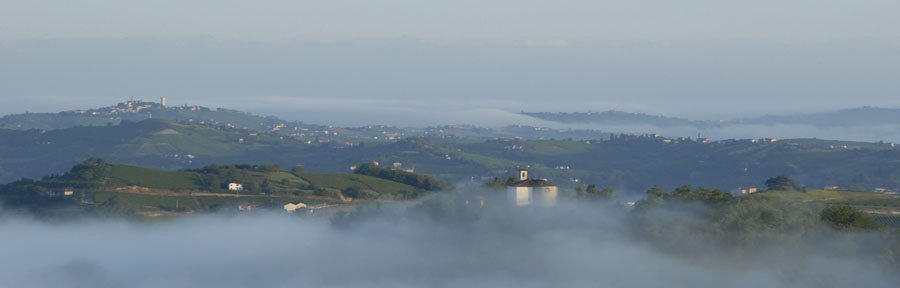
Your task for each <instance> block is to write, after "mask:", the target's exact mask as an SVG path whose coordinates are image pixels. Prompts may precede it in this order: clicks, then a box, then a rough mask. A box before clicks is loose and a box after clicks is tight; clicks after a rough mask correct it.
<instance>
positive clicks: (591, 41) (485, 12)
mask: <svg viewBox="0 0 900 288" xmlns="http://www.w3.org/2000/svg"><path fill="white" fill-rule="evenodd" d="M0 5H2V9H0V114H10V113H21V112H24V111H32V112H51V111H58V110H68V109H83V108H91V107H96V106H103V105H109V104H112V103H114V102H118V101H121V100H123V99H127V98H130V97H135V98H139V99H147V100H150V99H157V98H158V97H163V96H166V97H168V98H170V101H171V102H172V103H176V104H202V105H207V106H213V107H226V108H234V109H240V110H247V111H250V112H256V113H260V114H274V115H277V116H281V117H285V118H289V119H292V120H306V121H311V122H320V123H323V122H329V123H338V124H359V125H361V124H371V123H363V122H369V121H371V119H373V118H374V119H378V120H377V121H376V122H382V123H387V124H407V125H414V124H415V123H416V122H417V121H415V120H414V119H416V118H419V117H429V116H432V118H434V117H433V113H431V112H430V111H440V112H442V113H444V114H446V116H441V117H439V118H438V119H436V120H435V121H437V122H441V121H446V122H459V119H460V118H461V117H468V118H469V119H472V118H471V117H472V116H471V115H472V114H476V113H487V114H481V116H480V117H477V118H479V119H480V118H485V119H496V118H502V117H504V116H503V114H502V113H501V114H497V112H518V111H586V110H593V111H603V110H608V109H618V110H626V111H634V112H644V113H653V114H663V115H669V116H679V117H689V118H693V119H731V118H739V117H745V116H753V115H761V114H784V113H795V112H812V111H823V110H832V109H839V108H849V107H859V106H882V107H900V97H897V94H898V92H900V83H898V82H900V81H896V79H900V69H896V67H898V66H900V49H898V48H900V30H898V29H896V28H895V27H900V2H897V1H881V0H861V1H843V0H824V1H806V0H800V1H790V2H785V1H773V0H761V1H711V0H691V1H677V2H675V1H661V0H644V1H577V0H562V1H527V0H526V1H505V0H504V1H467V0H463V1H443V2H437V1H411V0H385V1H253V2H247V1H210V0H200V1H141V2H132V1H112V0H95V1H77V2H73V1H41V0H36V1H35V0H31V1H15V0H7V1H4V3H3V4H0ZM363 114H365V115H369V116H370V117H359V115H363ZM458 115H466V116H458ZM354 117H355V118H354ZM335 119H338V120H335ZM341 119H359V120H341ZM411 119H413V120H411ZM510 121H515V120H510ZM476 122H477V121H476Z"/></svg>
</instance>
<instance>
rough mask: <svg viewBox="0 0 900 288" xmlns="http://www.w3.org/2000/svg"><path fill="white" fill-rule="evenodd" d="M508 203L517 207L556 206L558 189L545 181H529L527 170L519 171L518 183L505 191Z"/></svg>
mask: <svg viewBox="0 0 900 288" xmlns="http://www.w3.org/2000/svg"><path fill="white" fill-rule="evenodd" d="M506 191H507V192H506V195H507V199H508V200H509V202H510V203H511V204H512V205H514V206H518V207H522V206H531V205H535V206H541V207H550V206H554V205H556V198H557V196H558V194H559V188H558V187H557V186H556V184H554V183H553V182H550V181H549V180H547V179H529V178H528V170H526V169H520V170H519V181H518V182H515V183H513V184H511V185H510V186H509V187H507V190H506Z"/></svg>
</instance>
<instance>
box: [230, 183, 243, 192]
mask: <svg viewBox="0 0 900 288" xmlns="http://www.w3.org/2000/svg"><path fill="white" fill-rule="evenodd" d="M228 190H229V191H244V185H243V184H241V183H233V182H232V183H228Z"/></svg>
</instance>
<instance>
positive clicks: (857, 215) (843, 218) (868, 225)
mask: <svg viewBox="0 0 900 288" xmlns="http://www.w3.org/2000/svg"><path fill="white" fill-rule="evenodd" d="M821 219H822V221H825V223H828V224H830V225H831V226H832V227H834V228H837V229H840V230H877V229H879V228H881V225H879V224H878V223H877V222H875V220H872V218H871V217H869V215H866V214H865V213H863V212H862V211H859V209H856V208H853V207H850V206H831V207H828V208H825V209H824V210H822V214H821Z"/></svg>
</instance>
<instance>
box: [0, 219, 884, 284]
mask: <svg viewBox="0 0 900 288" xmlns="http://www.w3.org/2000/svg"><path fill="white" fill-rule="evenodd" d="M623 213H624V212H622V211H620V210H619V209H616V208H600V207H587V206H573V205H563V206H561V207H557V208H556V209H551V210H537V211H514V210H507V211H493V212H491V213H486V214H483V215H482V217H481V218H479V219H478V220H473V221H469V222H464V223H456V222H455V223H450V222H449V221H448V222H444V221H432V220H422V219H423V218H421V217H411V216H408V215H407V216H398V215H406V214H402V213H399V214H398V213H393V214H392V215H393V216H383V215H382V217H373V218H366V219H368V220H365V219H357V220H354V222H353V224H354V225H350V226H349V227H345V226H334V225H332V224H330V223H329V222H328V221H326V220H325V219H319V218H302V217H292V216H289V215H283V214H280V213H272V214H256V215H238V216H221V215H209V216H196V217H188V218H182V219H177V220H171V221H164V222H162V223H154V224H138V223H127V222H121V221H99V220H84V221H71V222H66V223H47V222H36V221H33V220H25V219H22V218H9V217H7V218H0V219H2V220H0V230H2V231H3V233H2V234H0V255H3V261H4V262H3V263H4V264H3V265H2V268H3V269H0V279H4V280H3V281H4V285H8V287H92V288H97V287H896V284H897V283H898V282H897V279H896V278H894V277H893V276H890V275H889V274H887V273H886V271H884V270H882V269H881V268H879V266H877V265H875V264H873V263H874V262H872V261H874V260H872V259H859V258H854V257H853V256H847V257H839V258H836V257H832V256H824V255H817V254H815V253H796V254H781V255H778V254H777V253H771V251H770V250H763V251H759V253H754V254H755V255H756V256H755V258H758V259H755V260H753V261H750V260H747V261H744V260H741V259H738V258H735V257H731V258H728V257H725V256H719V255H714V254H710V255H696V256H695V257H682V256H673V255H669V254H664V253H661V252H658V250H656V249H654V248H653V247H652V246H650V245H649V244H646V243H642V242H640V241H636V240H633V239H631V238H630V237H628V236H627V235H628V233H626V228H627V227H626V226H624V225H623V223H624V222H622V221H621V220H622V219H621V216H622V214H623ZM773 251H774V250H773ZM784 255H789V256H784Z"/></svg>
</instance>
